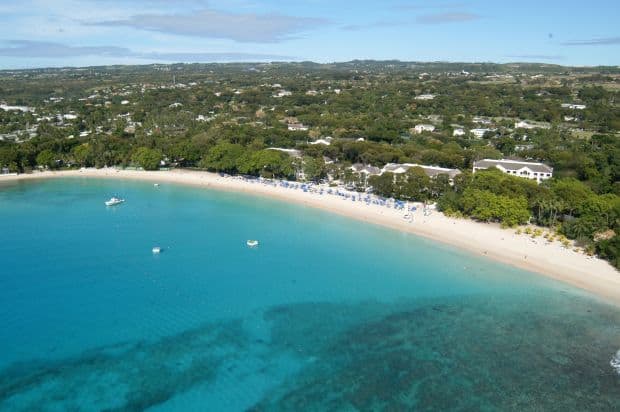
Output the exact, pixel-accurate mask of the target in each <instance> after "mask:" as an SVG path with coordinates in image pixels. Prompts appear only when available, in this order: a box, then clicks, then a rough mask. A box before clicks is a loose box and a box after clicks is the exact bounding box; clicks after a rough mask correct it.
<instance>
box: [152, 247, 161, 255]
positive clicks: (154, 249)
mask: <svg viewBox="0 0 620 412" xmlns="http://www.w3.org/2000/svg"><path fill="white" fill-rule="evenodd" d="M160 253H161V248H160V247H159V246H155V247H154V248H153V254H154V255H158V254H160Z"/></svg>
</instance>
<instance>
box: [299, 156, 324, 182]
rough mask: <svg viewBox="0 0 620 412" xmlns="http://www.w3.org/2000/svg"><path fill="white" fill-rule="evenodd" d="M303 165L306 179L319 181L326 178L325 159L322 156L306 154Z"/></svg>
mask: <svg viewBox="0 0 620 412" xmlns="http://www.w3.org/2000/svg"><path fill="white" fill-rule="evenodd" d="M302 165H303V171H304V175H305V176H306V180H310V181H312V182H318V181H319V180H321V179H324V178H325V176H327V171H326V169H325V161H323V158H322V157H319V158H316V157H309V156H306V157H304V158H303V162H302Z"/></svg>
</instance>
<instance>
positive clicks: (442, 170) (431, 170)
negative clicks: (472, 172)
mask: <svg viewBox="0 0 620 412" xmlns="http://www.w3.org/2000/svg"><path fill="white" fill-rule="evenodd" d="M412 167H419V168H420V169H422V170H423V171H424V173H426V175H427V176H428V177H430V178H431V179H433V178H435V177H437V176H439V175H442V174H443V175H448V178H449V179H450V182H452V180H453V179H454V177H455V176H458V175H460V174H461V171H460V170H458V169H449V168H446V167H439V166H425V165H419V164H416V163H388V164H386V165H385V166H383V169H381V174H383V173H394V174H402V173H406V172H407V171H408V170H409V169H411V168H412Z"/></svg>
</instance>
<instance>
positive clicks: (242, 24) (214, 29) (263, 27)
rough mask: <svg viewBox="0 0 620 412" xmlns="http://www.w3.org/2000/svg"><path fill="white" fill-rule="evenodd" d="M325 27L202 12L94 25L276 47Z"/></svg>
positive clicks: (310, 21) (312, 21) (275, 17)
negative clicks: (278, 44)
mask: <svg viewBox="0 0 620 412" xmlns="http://www.w3.org/2000/svg"><path fill="white" fill-rule="evenodd" d="M328 23H329V22H328V21H327V20H325V19H319V18H309V17H295V16H286V15H281V14H273V13H272V14H257V13H229V12H222V11H217V10H213V9H203V10H201V11H197V12H195V13H192V14H178V13H177V14H155V13H152V14H137V15H132V16H130V17H129V18H126V19H116V20H106V21H100V22H98V23H93V24H94V25H98V26H108V27H115V26H116V27H118V26H120V27H132V28H135V29H139V30H148V31H156V32H162V33H169V34H177V35H183V36H193V37H205V38H223V39H231V40H234V41H238V42H252V43H275V42H280V41H283V40H287V39H292V38H295V37H296V36H299V34H300V33H302V32H304V31H307V30H312V29H314V28H316V27H318V26H324V25H326V24H328Z"/></svg>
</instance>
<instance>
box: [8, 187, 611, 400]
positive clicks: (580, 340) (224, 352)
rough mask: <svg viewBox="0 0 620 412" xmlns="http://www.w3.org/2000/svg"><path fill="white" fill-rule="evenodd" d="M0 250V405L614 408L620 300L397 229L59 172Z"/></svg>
mask: <svg viewBox="0 0 620 412" xmlns="http://www.w3.org/2000/svg"><path fill="white" fill-rule="evenodd" d="M113 195H118V196H120V197H123V198H125V199H126V202H125V203H124V204H122V205H119V206H116V207H106V206H105V205H104V201H105V200H107V199H108V198H110V197H111V196H113ZM248 239H258V240H259V241H260V245H259V247H257V248H248V247H247V245H246V240H248ZM0 242H1V243H0V410H1V411H140V410H149V411H244V410H251V411H409V410H419V411H449V410H458V411H496V410H502V411H503V410H510V411H534V410H536V411H542V410H544V411H590V410H591V411H618V410H620V374H619V371H618V370H616V369H615V368H614V367H613V364H614V357H615V356H618V357H619V358H620V354H618V355H617V352H618V350H619V349H620V308H618V307H614V306H611V305H608V304H606V303H604V302H602V301H600V300H598V299H597V298H596V297H595V296H592V295H590V294H588V293H586V292H583V291H580V290H577V289H575V288H572V287H571V286H568V285H565V284H562V283H558V282H555V281H552V280H550V279H547V278H545V277H543V276H540V275H535V274H532V273H529V272H526V271H522V270H519V269H515V268H512V267H509V266H506V265H503V264H500V263H496V262H493V261H490V260H487V259H485V258H482V257H478V256H474V255H471V254H468V253H467V252H464V251H460V250H457V249H454V248H452V247H448V246H445V245H442V244H439V243H435V242H431V241H428V240H425V239H422V238H419V237H416V236H414V235H410V234H405V233H401V232H398V231H394V230H389V229H385V228H382V227H378V226H374V225H370V224H361V223H360V222H357V221H355V220H350V219H347V218H344V217H341V216H337V215H333V214H329V213H327V212H324V211H320V210H315V209H312V208H307V207H303V206H300V205H294V204H288V203H283V202H278V201H274V200H271V199H266V198H261V197H253V196H249V195H243V194H236V193H227V192H218V191H213V190H205V189H198V188H192V187H184V186H177V185H171V184H162V185H161V186H160V187H154V186H153V184H152V183H147V182H137V181H136V182H135V181H120V180H104V179H101V180H98V179H88V180H87V179H82V178H64V179H55V180H45V181H28V182H0ZM154 246H160V247H161V248H162V249H163V251H162V253H160V254H159V255H154V254H153V253H152V251H151V249H152V248H153V247H154ZM617 360H618V362H619V363H620V359H617Z"/></svg>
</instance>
